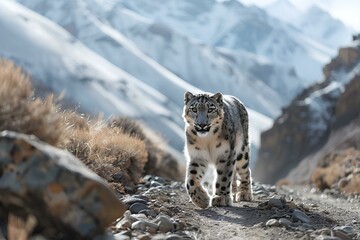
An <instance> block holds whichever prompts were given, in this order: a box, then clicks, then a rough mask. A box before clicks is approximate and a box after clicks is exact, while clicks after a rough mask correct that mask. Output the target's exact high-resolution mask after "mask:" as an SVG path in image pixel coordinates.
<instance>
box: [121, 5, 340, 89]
mask: <svg viewBox="0 0 360 240" xmlns="http://www.w3.org/2000/svg"><path fill="white" fill-rule="evenodd" d="M122 2H123V4H124V5H125V6H126V7H127V8H128V9H131V10H132V11H134V12H137V13H139V14H140V15H142V16H147V17H149V18H151V19H154V20H156V21H159V22H163V23H166V25H168V26H171V28H172V29H175V30H177V31H179V32H181V33H183V34H185V35H186V36H189V37H191V38H192V39H194V40H196V41H198V42H201V43H204V44H206V45H210V46H213V47H221V48H226V49H228V50H230V51H232V52H235V53H236V52H237V51H239V50H245V51H247V52H249V53H253V54H256V55H257V56H261V57H263V58H266V59H267V60H268V62H271V63H272V65H275V66H281V67H282V68H283V69H284V68H287V69H288V70H289V71H293V73H295V75H296V76H297V80H295V81H294V79H293V78H291V76H288V78H283V79H282V78H279V79H280V80H279V81H280V82H283V81H292V82H294V84H296V82H299V81H300V82H302V83H304V82H305V84H309V83H311V82H313V81H315V80H317V79H319V77H321V66H322V65H323V64H324V63H326V61H328V60H329V58H330V56H331V55H334V54H335V51H334V50H332V49H329V48H327V47H325V46H323V45H322V44H321V43H318V42H316V41H314V40H313V39H309V38H308V37H307V36H306V35H304V34H303V33H302V32H301V31H300V30H299V29H295V28H293V27H292V26H290V25H288V24H285V23H284V22H282V21H279V20H278V19H276V18H272V17H270V16H269V15H268V14H267V13H266V12H265V11H264V10H263V9H260V8H257V7H253V6H250V7H249V6H244V5H242V4H241V3H240V2H239V1H237V0H230V1H215V0H202V1H191V0H184V1H177V0H169V1H165V2H164V1H161V0H154V1H146V0H134V1H126V0H123V1H122ZM240 54H241V52H240ZM240 66H241V65H240ZM237 67H239V66H237ZM289 75H290V74H289ZM263 80H264V81H265V80H266V76H263Z"/></svg>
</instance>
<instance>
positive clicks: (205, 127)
mask: <svg viewBox="0 0 360 240" xmlns="http://www.w3.org/2000/svg"><path fill="white" fill-rule="evenodd" d="M184 101H185V104H184V112H183V118H184V121H185V125H186V126H185V136H186V142H185V155H186V157H187V160H188V161H187V172H186V179H185V184H186V189H187V192H188V194H189V196H190V199H191V201H192V202H193V203H194V204H195V205H196V206H198V207H200V208H207V207H208V206H230V205H231V204H232V203H233V201H235V202H238V201H241V200H244V201H251V200H252V190H251V173H250V169H249V161H250V152H249V151H250V146H249V144H250V143H249V118H248V113H247V111H246V108H245V106H244V105H243V104H242V103H241V102H240V101H239V100H238V99H236V98H235V97H233V96H229V95H222V94H221V93H216V94H197V95H194V94H192V93H190V92H186V93H185V99H184ZM210 165H214V166H215V169H216V180H215V181H214V183H213V184H212V185H213V188H214V191H213V192H214V193H215V194H214V195H213V196H211V197H210V196H209V194H208V191H207V190H206V189H205V188H204V186H203V185H204V184H203V180H204V176H205V174H206V172H207V171H208V168H209V166H210ZM238 177H240V179H241V181H240V185H238V184H237V178H238ZM233 193H234V195H233Z"/></svg>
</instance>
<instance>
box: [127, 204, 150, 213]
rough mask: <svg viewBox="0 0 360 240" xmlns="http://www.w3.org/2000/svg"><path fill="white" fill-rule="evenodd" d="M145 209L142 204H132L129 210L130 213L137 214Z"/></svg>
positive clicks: (146, 207) (145, 206)
mask: <svg viewBox="0 0 360 240" xmlns="http://www.w3.org/2000/svg"><path fill="white" fill-rule="evenodd" d="M146 209H148V206H147V205H145V204H142V203H134V204H132V205H131V206H130V208H129V210H130V212H131V213H139V212H140V211H142V210H146Z"/></svg>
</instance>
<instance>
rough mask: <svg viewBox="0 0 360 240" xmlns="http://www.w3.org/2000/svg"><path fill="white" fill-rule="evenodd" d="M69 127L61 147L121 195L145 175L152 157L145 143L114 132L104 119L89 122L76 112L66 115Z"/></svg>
mask: <svg viewBox="0 0 360 240" xmlns="http://www.w3.org/2000/svg"><path fill="white" fill-rule="evenodd" d="M63 116H64V120H65V121H66V122H67V123H68V124H71V125H69V127H68V129H67V131H68V139H67V140H66V141H64V143H63V145H62V146H61V147H62V148H64V149H67V150H68V151H69V152H71V153H72V154H74V155H75V156H76V157H77V158H79V159H80V160H82V161H83V162H84V163H85V164H86V165H87V166H88V167H89V168H90V169H92V170H93V171H94V172H96V173H97V174H98V175H99V176H101V177H103V178H104V179H106V180H107V181H109V182H111V183H121V185H122V186H120V185H117V184H115V185H114V186H116V188H117V189H118V190H119V191H123V190H124V189H123V188H122V187H124V186H128V185H133V184H134V183H138V182H139V180H140V178H141V177H142V175H143V173H144V166H145V164H146V162H147V158H148V153H147V150H146V146H145V142H144V141H142V140H141V139H139V138H138V137H136V136H131V135H130V134H128V133H124V132H122V131H121V130H120V129H118V128H111V127H109V126H108V125H107V123H106V122H104V121H103V120H101V119H94V120H89V119H88V118H86V117H82V116H80V115H78V114H76V113H74V112H65V113H63Z"/></svg>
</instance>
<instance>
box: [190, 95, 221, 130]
mask: <svg viewBox="0 0 360 240" xmlns="http://www.w3.org/2000/svg"><path fill="white" fill-rule="evenodd" d="M184 103H185V105H184V112H183V118H184V121H185V123H186V124H187V126H189V127H192V129H193V130H195V131H196V132H197V135H198V136H206V135H207V134H208V133H209V131H210V130H211V129H212V128H214V130H215V129H216V128H218V127H219V126H220V125H221V123H222V119H223V115H224V111H223V96H222V94H221V93H215V94H192V93H191V92H186V93H185V97H184ZM216 131H217V130H216ZM216 131H215V132H216Z"/></svg>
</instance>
